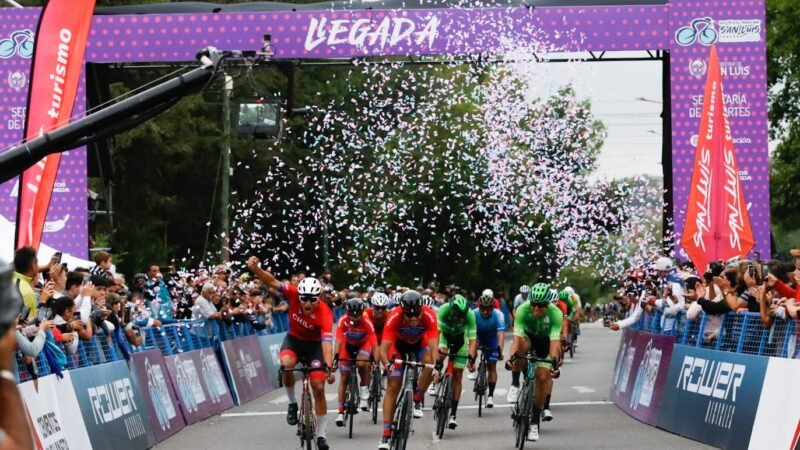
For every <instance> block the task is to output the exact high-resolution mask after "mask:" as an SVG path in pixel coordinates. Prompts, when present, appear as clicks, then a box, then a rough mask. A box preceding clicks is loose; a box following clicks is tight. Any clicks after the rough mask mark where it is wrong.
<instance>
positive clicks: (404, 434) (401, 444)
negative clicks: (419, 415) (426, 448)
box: [391, 390, 414, 450]
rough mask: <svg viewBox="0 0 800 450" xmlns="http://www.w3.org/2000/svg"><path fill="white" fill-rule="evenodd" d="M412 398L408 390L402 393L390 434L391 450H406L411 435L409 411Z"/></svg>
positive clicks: (411, 406)
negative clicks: (393, 427) (393, 426)
mask: <svg viewBox="0 0 800 450" xmlns="http://www.w3.org/2000/svg"><path fill="white" fill-rule="evenodd" d="M413 401H414V397H413V396H412V394H411V391H410V390H406V391H405V392H403V394H402V397H401V399H400V403H399V404H398V405H397V410H396V411H395V413H394V415H395V429H394V431H393V432H392V444H391V449H392V450H406V444H407V443H408V436H409V434H411V409H412V408H413Z"/></svg>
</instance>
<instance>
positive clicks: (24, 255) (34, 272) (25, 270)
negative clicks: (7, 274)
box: [14, 247, 39, 319]
mask: <svg viewBox="0 0 800 450" xmlns="http://www.w3.org/2000/svg"><path fill="white" fill-rule="evenodd" d="M38 275H39V260H38V259H37V257H36V250H34V249H33V247H21V248H19V249H18V250H17V251H16V252H14V284H15V285H16V286H17V288H18V289H19V293H20V295H22V302H23V303H24V304H25V306H27V307H28V308H29V309H30V314H28V317H27V319H32V318H34V317H36V314H37V307H38V303H39V300H38V299H37V298H36V293H35V292H34V291H33V281H34V279H36V277H37V276H38Z"/></svg>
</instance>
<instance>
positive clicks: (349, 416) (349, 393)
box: [338, 358, 363, 439]
mask: <svg viewBox="0 0 800 450" xmlns="http://www.w3.org/2000/svg"><path fill="white" fill-rule="evenodd" d="M338 361H339V362H340V363H342V362H344V363H348V364H351V365H352V370H351V371H350V378H348V380H347V389H345V394H344V421H345V422H346V423H348V432H347V434H348V437H349V438H350V439H353V417H355V415H356V414H358V403H359V395H358V370H356V363H357V362H363V361H360V360H357V359H353V358H350V359H340V360H338Z"/></svg>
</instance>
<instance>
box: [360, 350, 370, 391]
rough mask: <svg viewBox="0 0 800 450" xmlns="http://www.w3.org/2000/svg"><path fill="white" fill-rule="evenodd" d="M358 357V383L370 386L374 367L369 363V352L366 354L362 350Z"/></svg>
mask: <svg viewBox="0 0 800 450" xmlns="http://www.w3.org/2000/svg"><path fill="white" fill-rule="evenodd" d="M356 359H357V360H358V362H356V367H357V368H358V376H359V377H360V379H359V383H358V384H359V385H361V386H368V385H369V379H370V376H369V375H370V369H371V368H372V366H371V365H370V363H369V352H367V353H366V354H364V353H363V352H360V353H359V354H358V357H357V358H356Z"/></svg>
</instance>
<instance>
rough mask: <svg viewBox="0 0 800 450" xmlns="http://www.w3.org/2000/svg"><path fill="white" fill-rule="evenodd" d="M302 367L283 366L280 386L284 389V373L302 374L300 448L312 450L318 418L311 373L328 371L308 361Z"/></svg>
mask: <svg viewBox="0 0 800 450" xmlns="http://www.w3.org/2000/svg"><path fill="white" fill-rule="evenodd" d="M300 363H302V366H301V367H295V368H292V369H286V368H284V367H283V366H281V368H280V369H279V370H278V380H279V382H278V386H279V387H283V373H284V372H300V373H302V374H303V377H302V379H301V381H300V383H301V385H302V386H303V390H302V394H301V395H302V396H301V402H300V411H299V412H298V415H299V416H300V417H299V420H298V421H297V435H298V436H299V437H300V446H301V447H303V445H305V447H306V449H307V450H311V447H312V445H313V441H314V435H315V434H316V432H317V417H316V414H315V413H314V396H313V395H311V379H310V375H311V372H315V371H320V370H324V371H326V372H327V371H328V369H327V367H309V366H308V365H307V362H306V361H301V362H300Z"/></svg>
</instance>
